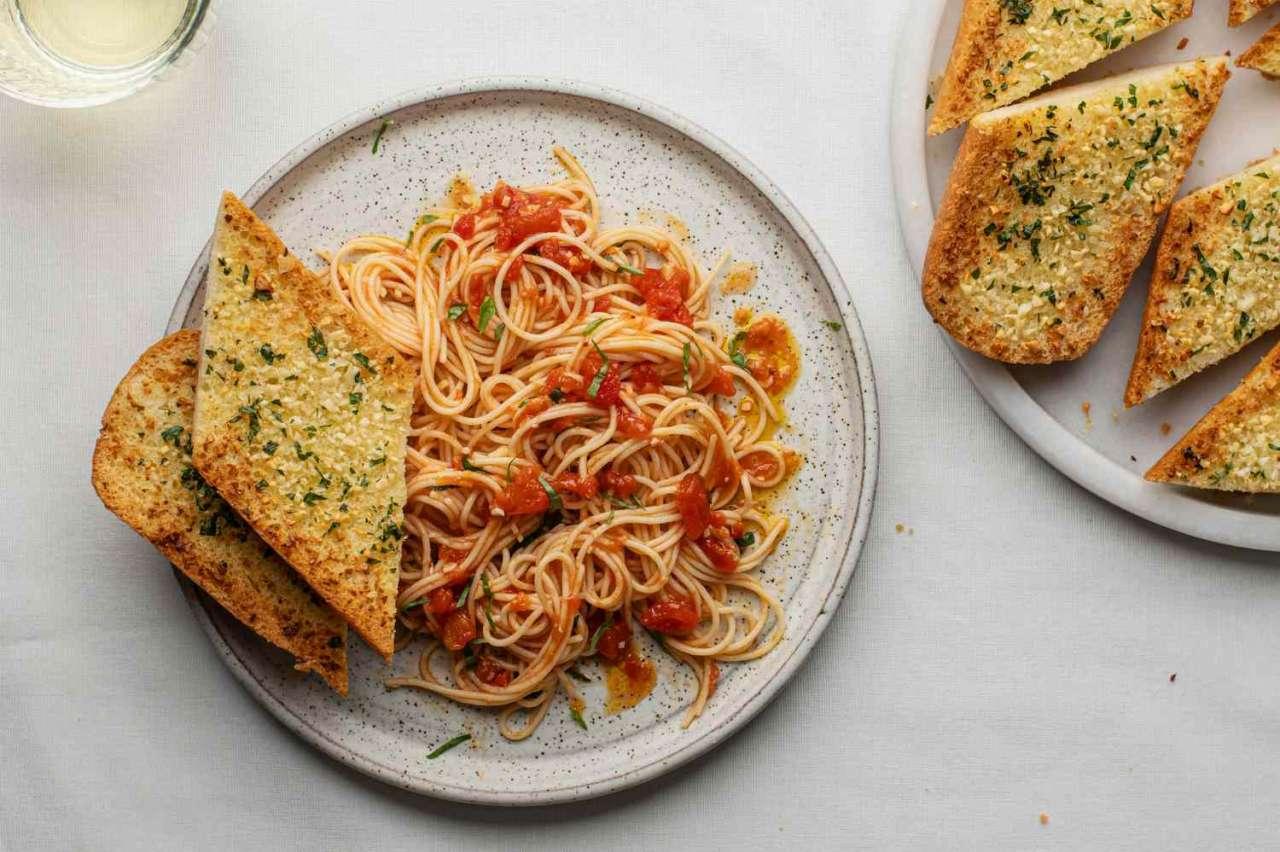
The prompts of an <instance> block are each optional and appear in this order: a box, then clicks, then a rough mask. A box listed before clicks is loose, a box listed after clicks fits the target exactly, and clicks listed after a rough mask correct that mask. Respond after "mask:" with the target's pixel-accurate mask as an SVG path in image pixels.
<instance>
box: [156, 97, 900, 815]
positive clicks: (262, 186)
mask: <svg viewBox="0 0 1280 852" xmlns="http://www.w3.org/2000/svg"><path fill="white" fill-rule="evenodd" d="M502 92H516V93H524V94H535V93H539V92H542V93H546V94H553V95H568V96H571V97H578V98H583V99H587V100H593V101H597V102H601V103H604V104H607V105H609V106H613V107H616V108H621V109H624V110H627V111H630V112H635V113H638V114H640V115H641V116H643V117H645V118H648V119H650V120H652V121H655V122H657V123H659V124H661V125H663V126H665V127H667V128H668V129H670V130H673V131H675V132H676V133H678V134H680V135H682V136H684V137H686V138H688V139H690V140H692V141H693V142H694V143H696V144H697V145H700V146H702V147H703V148H704V149H706V150H707V151H708V152H710V153H711V154H712V155H713V156H715V157H716V158H718V159H719V160H720V161H722V162H723V163H724V164H725V165H727V166H728V167H729V168H730V169H732V170H733V171H734V172H736V173H737V174H739V175H740V176H742V177H743V178H745V179H746V180H747V182H748V183H750V184H751V185H752V187H753V188H754V189H755V190H756V191H758V192H759V193H760V194H761V195H762V196H763V197H764V199H765V200H766V201H768V202H769V204H770V205H771V206H772V207H773V208H774V209H775V210H776V211H777V212H778V213H779V214H780V215H781V216H782V218H783V220H784V221H785V222H786V223H787V224H788V226H789V227H790V228H791V229H792V230H793V231H794V232H795V234H796V235H797V236H798V237H799V238H800V240H801V242H802V243H803V244H804V246H805V249H806V250H807V251H808V252H809V254H810V255H811V256H812V257H813V259H814V262H815V263H816V264H817V266H818V268H819V270H820V271H821V273H822V275H823V277H824V278H825V279H826V281H827V283H828V285H829V286H830V288H831V291H832V296H833V297H834V300H835V302H836V307H837V309H838V310H839V311H840V314H841V317H842V319H843V320H844V326H845V332H846V335H847V337H848V340H849V344H850V348H851V350H852V353H853V359H854V367H855V370H856V374H857V376H858V382H859V386H860V392H861V397H862V400H861V412H862V426H863V448H862V465H861V471H859V474H860V476H861V480H862V481H861V489H860V491H859V495H858V503H857V509H856V514H855V517H854V522H853V527H852V529H851V531H850V536H849V540H848V542H846V544H845V550H844V554H843V556H842V557H841V562H840V568H839V570H838V571H837V572H836V574H835V577H834V578H833V582H832V583H831V585H830V587H829V589H828V591H827V596H826V599H825V600H824V601H823V604H822V606H820V607H819V613H818V615H817V616H816V617H815V618H814V619H813V620H812V621H811V622H810V623H809V624H808V626H807V627H806V629H805V631H804V634H803V635H802V636H801V637H800V638H799V640H798V642H797V644H796V645H795V647H794V648H793V650H792V652H791V654H790V656H789V657H788V658H787V659H786V660H784V661H783V663H782V665H781V667H780V668H779V669H778V671H777V673H776V674H775V675H774V676H773V677H772V678H771V679H770V680H768V681H767V682H766V683H765V684H764V686H763V688H762V689H761V690H760V691H759V692H757V693H756V694H755V695H754V696H752V697H751V698H750V699H748V700H747V701H746V702H745V703H744V704H743V705H742V706H741V707H740V708H739V709H738V711H737V712H736V713H735V714H734V715H732V716H729V717H728V718H726V719H725V720H723V722H722V723H721V724H720V725H719V726H716V727H709V728H707V729H705V730H704V731H700V732H698V733H697V734H695V735H693V736H692V737H691V738H690V739H689V740H688V742H684V743H681V744H680V745H679V747H677V748H675V749H674V750H673V751H671V752H668V753H666V754H665V755H663V756H661V757H657V758H655V759H653V760H651V761H650V762H648V763H646V764H645V765H643V766H638V767H630V768H626V769H623V770H621V771H619V772H617V773H616V774H614V775H613V776H611V777H610V778H608V779H606V780H603V781H600V782H596V783H583V784H572V785H560V786H557V787H554V788H548V789H545V790H538V791H531V792H529V791H526V792H520V793H506V792H501V791H488V790H480V789H474V788H470V787H463V786H459V785H456V784H451V783H442V782H438V781H430V780H427V779H423V778H418V777H410V776H408V775H407V774H404V773H401V772H398V771H396V770H395V769H392V768H391V767H388V766H386V765H384V764H382V763H380V762H378V761H376V760H374V759H371V758H369V757H367V756H366V755H364V754H360V753H358V752H356V751H355V750H353V749H351V748H349V747H345V746H342V745H340V744H339V743H337V742H335V741H333V740H331V739H329V738H328V737H327V736H326V735H325V734H324V732H322V731H320V730H319V729H318V728H316V727H315V726H314V725H313V724H311V723H310V722H309V721H307V720H306V719H304V718H302V717H301V716H299V715H298V714H296V713H295V712H294V711H293V710H292V709H291V708H290V707H288V706H286V705H285V704H284V703H283V702H282V701H280V700H279V699H278V698H277V697H276V696H275V695H273V694H272V693H271V692H270V691H269V690H268V689H267V688H266V687H265V686H264V685H263V684H262V683H261V682H260V681H259V680H258V679H257V678H256V677H255V676H254V674H253V672H252V671H251V670H250V668H249V667H248V666H247V665H246V664H245V663H244V661H242V660H241V659H240V658H239V657H238V656H237V655H236V653H235V651H234V650H233V649H232V648H231V646H230V644H229V643H228V642H227V641H226V640H225V639H224V638H223V637H222V634H221V633H220V632H219V631H218V628H217V625H216V624H215V623H214V621H213V618H212V615H211V613H210V612H209V610H208V609H207V604H206V602H205V601H204V599H203V597H202V596H201V595H200V594H199V593H198V591H197V589H196V586H195V585H194V584H193V583H191V582H190V581H189V580H187V579H186V578H185V577H183V576H182V575H181V574H180V573H179V572H177V571H176V570H175V571H174V576H175V578H176V579H177V580H178V583H179V585H180V586H181V587H182V590H183V594H184V595H185V597H186V599H187V603H188V605H189V606H190V607H191V610H192V613H193V614H194V616H195V618H196V621H197V622H198V623H199V624H200V627H201V628H202V629H203V630H204V632H205V634H206V635H207V636H208V637H209V640H210V642H211V643H212V644H213V646H214V648H215V650H216V651H217V652H218V655H219V657H221V659H222V661H223V663H224V664H225V665H226V666H227V668H229V669H230V670H231V672H232V674H233V675H235V677H236V679H237V680H238V681H239V682H240V684H241V686H243V687H244V688H245V689H246V690H247V691H248V692H249V693H250V694H251V695H252V696H253V697H254V698H255V699H256V700H257V701H258V703H260V704H261V705H262V706H263V707H265V708H266V709H267V710H268V711H269V712H270V713H271V714H272V715H273V716H274V717H275V718H276V719H277V720H278V721H279V722H280V723H281V724H283V725H284V726H285V727H286V728H288V729H289V730H290V731H292V732H293V733H294V734H296V735H297V736H299V737H300V738H302V739H303V740H305V741H306V742H307V743H309V744H310V745H311V746H313V747H315V748H316V749H318V750H319V751H321V752H322V753H324V754H325V755H327V756H328V757H330V758H332V759H333V760H335V761H337V762H339V763H342V764H344V765H346V766H349V767H351V768H353V769H356V770H358V771H360V772H362V773H363V774H365V775H367V776H369V777H371V778H374V779H377V780H379V781H382V782H384V783H388V784H391V785H393V786H396V787H399V788H401V789H404V790H408V791H410V792H413V793H418V794H421V795H427V796H432V797H435V798H439V799H446V800H450V801H456V802H463V803H468V804H485V805H507V806H540V805H550V804H560V803H566V802H575V801H582V800H585V799H590V798H595V797H598V796H603V795H607V794H609V793H616V792H619V791H621V790H624V789H627V788H630V787H633V786H636V785H638V784H641V783H644V782H646V781H650V780H652V779H654V778H657V777H659V776H661V775H663V774H665V773H667V772H669V771H671V770H674V769H676V768H678V767H680V766H683V765H685V764H687V763H689V762H690V761H692V760H694V759H696V758H698V757H700V756H701V755H703V754H705V753H707V752H708V751H710V750H711V749H713V748H715V747H716V746H718V745H719V744H720V743H722V742H723V741H724V740H726V739H728V738H729V737H730V736H731V735H732V734H734V733H736V732H737V731H738V730H739V729H740V728H742V727H743V726H744V725H745V724H746V723H747V722H749V721H750V720H751V719H752V718H754V717H755V716H756V714H758V713H759V712H760V711H761V710H763V709H764V708H765V707H766V706H767V705H768V704H769V703H770V702H771V701H772V700H773V698H774V697H776V695H777V694H778V693H779V692H780V691H781V690H782V688H783V687H784V686H785V685H786V684H787V683H788V682H789V681H790V680H791V678H792V677H793V676H794V675H795V673H796V671H797V670H798V669H799V668H800V666H801V665H803V663H804V661H805V660H806V659H807V658H808V656H809V654H810V652H811V651H812V650H813V647H814V645H815V644H816V643H817V641H818V639H819V638H820V637H821V636H822V634H823V633H824V632H825V631H826V628H827V627H828V626H829V625H830V623H831V620H832V619H833V618H834V617H835V614H836V611H837V610H838V609H839V605H840V603H841V602H842V601H843V600H844V596H845V594H846V592H847V591H848V587H849V582H850V580H851V579H852V577H853V574H854V571H855V569H856V566H857V563H858V560H859V557H860V556H861V553H862V550H863V547H864V545H865V543H866V539H867V535H868V533H869V528H870V523H871V516H872V509H873V506H874V502H875V493H876V485H877V483H878V476H879V461H880V437H879V429H880V424H879V410H878V404H877V395H876V386H875V377H874V372H873V369H872V363H871V351H870V348H869V347H868V345H867V341H866V336H865V334H864V333H863V329H862V324H861V322H860V320H859V317H858V313H857V311H856V309H855V308H854V306H853V300H852V298H851V297H850V295H849V292H848V288H847V287H846V285H845V283H844V278H843V277H842V276H841V274H840V270H839V268H838V267H837V266H836V263H835V261H834V260H833V259H832V257H831V255H830V253H829V252H828V251H827V250H826V247H825V246H824V245H823V244H822V242H821V240H820V239H819V238H818V235H817V233H816V232H815V231H814V229H813V227H812V226H811V225H810V224H809V222H808V221H807V220H806V219H805V218H804V216H803V215H802V214H801V213H800V212H799V210H798V209H797V208H796V207H795V205H794V204H793V203H792V202H791V201H790V199H789V198H788V197H787V196H786V195H785V194H784V193H783V192H782V191H781V190H780V189H779V188H778V187H777V186H776V185H775V184H774V183H773V181H772V180H770V179H769V178H768V177H767V176H766V175H765V174H764V173H763V172H761V171H760V170H759V169H758V168H757V167H756V166H755V164H754V163H752V162H751V161H750V160H748V159H747V158H746V157H745V156H743V155H742V154H741V153H739V152H738V151H737V150H736V149H734V148H733V147H731V146H730V145H729V144H727V143H726V142H724V141H723V140H722V139H720V138H719V137H718V136H716V135H715V134H713V133H711V132H710V131H708V130H706V129H704V128H703V127H701V126H700V125H698V124H696V123H694V122H692V121H689V120H688V119H686V118H684V117H682V116H680V115H679V114H677V113H675V112H674V111H672V110H669V109H667V108H666V107H663V106H659V105H658V104H656V103H653V102H651V101H649V100H647V99H644V98H640V97H638V96H635V95H631V94H628V93H626V92H623V91H620V90H617V89H612V88H609V87H605V86H598V85H594V84H589V83H584V82H581V81H575V80H567V79H557V78H554V77H542V76H506V75H495V76H482V77H469V78H465V79H460V80H453V81H449V82H444V83H437V84H432V85H428V86H422V87H417V88H414V89H410V90H408V91H404V92H401V93H399V94H395V95H392V96H390V97H387V98H383V99H379V100H377V101H375V102H374V103H372V104H370V105H369V106H366V107H363V108H361V109H357V110H355V111H353V112H350V113H348V114H347V115H345V116H343V117H342V118H340V119H338V120H337V121H335V122H333V123H331V124H329V125H328V126H326V127H324V128H322V129H320V130H319V131H317V132H315V133H313V134H311V135H310V136H308V137H307V138H306V139H305V140H303V141H302V142H301V143H299V144H298V145H296V146H294V147H293V148H292V149H291V150H290V151H289V152H288V153H286V154H285V155H284V156H283V157H281V158H280V159H279V160H277V161H276V162H275V163H274V164H273V165H272V166H271V167H270V168H268V169H267V170H266V171H265V172H264V173H263V174H262V175H261V176H260V177H259V178H258V179H257V180H256V181H254V183H253V184H252V185H251V186H250V188H249V190H248V191H247V192H246V193H245V194H244V195H243V196H242V198H243V200H244V201H245V203H246V204H247V205H248V206H250V207H252V206H253V205H254V204H256V203H257V202H258V201H259V200H261V198H262V197H263V196H264V195H265V194H266V193H267V192H268V191H269V190H270V189H271V188H272V187H274V186H275V184H276V183H278V182H279V181H280V180H281V179H283V178H284V177H285V176H286V175H287V174H289V172H290V171H292V170H293V169H294V168H295V167H296V166H298V165H299V164H300V163H301V162H303V161H304V160H305V159H306V158H307V157H309V156H311V155H312V154H314V153H315V152H316V151H318V150H320V149H321V148H323V147H324V146H325V145H326V144H328V143H329V142H331V141H333V140H334V139H337V138H340V137H342V136H344V135H346V134H347V133H349V132H350V131H352V130H353V129H355V128H357V127H360V126H361V125H363V124H367V123H369V122H370V121H373V120H376V119H378V118H381V117H384V116H386V115H389V114H390V113H393V112H396V111H398V110H401V109H405V108H408V107H413V106H419V105H422V104H427V103H430V102H433V101H439V100H444V99H447V98H453V97H458V96H466V95H479V94H498V93H502ZM210 242H211V241H210ZM210 242H206V243H205V245H204V246H203V247H202V248H201V249H200V251H199V253H198V254H197V255H196V259H195V262H194V264H193V265H192V267H191V270H190V272H189V273H188V275H187V280H186V282H185V283H184V285H183V287H182V290H181V292H180V293H179V295H178V298H177V301H176V302H175V303H174V307H173V310H172V312H171V313H170V315H169V320H168V323H167V325H166V329H165V333H166V334H171V333H173V332H174V331H176V330H177V329H179V328H181V327H182V325H183V321H184V319H185V316H186V314H187V311H188V310H189V308H190V306H191V303H192V301H193V299H194V297H195V293H196V291H197V290H198V288H199V286H200V283H201V280H202V278H203V275H202V273H203V267H205V266H206V265H207V261H206V258H207V256H208V249H209V245H210Z"/></svg>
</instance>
